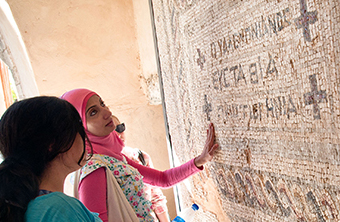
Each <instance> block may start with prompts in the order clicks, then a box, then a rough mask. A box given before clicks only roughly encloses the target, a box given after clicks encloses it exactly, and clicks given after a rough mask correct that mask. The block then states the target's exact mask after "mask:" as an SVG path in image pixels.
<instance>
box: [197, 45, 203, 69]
mask: <svg viewBox="0 0 340 222" xmlns="http://www.w3.org/2000/svg"><path fill="white" fill-rule="evenodd" d="M197 53H198V59H197V65H199V67H200V68H201V70H203V66H204V63H205V56H204V55H203V53H202V54H201V50H200V49H197Z"/></svg>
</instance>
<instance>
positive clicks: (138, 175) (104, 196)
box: [61, 89, 218, 222]
mask: <svg viewBox="0 0 340 222" xmlns="http://www.w3.org/2000/svg"><path fill="white" fill-rule="evenodd" d="M61 98H62V99H65V100H67V101H68V102H70V103H71V104H73V106H74V107H75V108H76V109H77V110H78V112H79V114H80V117H81V119H82V121H83V123H84V127H85V131H86V133H87V136H88V138H89V140H90V141H91V144H92V147H93V157H92V159H91V160H90V161H88V162H87V163H86V165H85V166H84V167H83V168H82V169H81V173H80V182H79V186H78V190H79V199H80V201H81V202H83V203H84V205H85V206H86V207H87V208H88V209H89V210H90V211H92V212H97V213H99V217H100V218H101V219H102V220H103V221H109V222H113V221H122V222H125V221H154V219H153V217H152V216H151V214H152V208H151V202H150V201H148V200H147V199H146V198H145V193H144V183H146V184H149V185H152V186H157V187H161V188H168V187H172V186H174V185H175V184H177V183H179V182H181V181H183V180H184V179H186V178H188V177H189V176H191V175H193V174H195V173H197V172H199V171H201V170H203V165H204V164H205V163H207V162H209V161H211V160H212V158H213V156H214V153H215V150H216V149H217V148H218V145H217V144H216V143H215V131H214V126H213V124H210V125H209V129H208V130H207V140H206V143H205V146H204V149H203V151H202V153H201V155H199V156H198V157H196V158H194V159H192V160H190V161H189V162H187V163H185V164H183V165H181V166H179V167H175V168H171V169H169V170H166V171H159V170H155V169H152V168H149V167H146V166H143V165H140V164H138V163H136V162H135V161H133V160H131V159H129V158H128V157H126V156H125V155H123V154H122V153H121V151H122V149H123V147H124V143H123V142H122V141H121V139H120V138H119V137H118V135H117V133H116V132H115V130H114V129H115V127H116V126H115V124H114V123H113V121H112V118H111V116H112V113H111V111H110V110H109V108H108V107H107V106H106V105H105V104H104V102H103V100H102V99H101V98H100V96H99V95H98V94H96V93H95V92H93V91H90V90H87V89H74V90H71V91H69V92H66V93H65V94H64V95H62V97H61Z"/></svg>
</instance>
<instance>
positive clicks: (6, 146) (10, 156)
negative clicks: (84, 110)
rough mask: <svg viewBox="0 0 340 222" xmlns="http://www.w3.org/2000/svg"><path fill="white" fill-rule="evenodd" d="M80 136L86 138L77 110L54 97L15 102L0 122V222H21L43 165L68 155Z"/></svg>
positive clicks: (34, 192)
mask: <svg viewBox="0 0 340 222" xmlns="http://www.w3.org/2000/svg"><path fill="white" fill-rule="evenodd" d="M77 133H79V134H80V135H81V137H82V139H83V141H84V152H83V154H82V156H81V158H80V159H79V161H78V164H80V162H81V161H82V159H83V158H84V155H85V142H88V140H87V136H86V133H85V130H84V127H83V124H82V122H81V119H80V116H79V114H78V112H77V110H76V109H75V108H74V107H73V106H72V105H71V104H70V103H69V102H67V101H65V100H62V99H59V98H57V97H49V96H40V97H34V98H30V99H25V100H22V101H19V102H15V103H14V104H13V105H11V106H10V107H9V108H8V109H7V110H6V112H5V113H4V114H3V116H2V118H1V120H0V151H1V153H2V155H3V157H4V158H5V159H4V161H3V162H2V163H1V164H0V181H1V184H0V221H9V222H10V221H24V215H25V212H26V209H27V205H28V203H29V202H30V201H31V200H32V199H34V198H35V197H36V196H37V195H38V192H39V184H40V178H41V176H42V174H43V172H44V170H45V169H46V166H47V165H48V164H49V162H50V161H52V160H53V159H54V158H55V157H56V156H58V155H59V154H60V153H64V152H67V151H68V150H69V149H70V148H71V147H72V145H73V142H74V140H75V137H76V135H77Z"/></svg>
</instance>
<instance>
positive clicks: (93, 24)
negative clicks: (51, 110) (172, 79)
mask: <svg viewBox="0 0 340 222" xmlns="http://www.w3.org/2000/svg"><path fill="white" fill-rule="evenodd" d="M7 2H8V4H9V6H10V8H11V10H12V12H13V15H14V18H15V21H16V23H17V25H18V27H19V30H20V32H21V35H22V37H23V40H24V43H25V45H26V48H27V51H28V55H29V58H30V61H31V64H32V68H33V71H34V75H35V79H36V84H37V87H38V89H39V92H40V94H41V95H56V96H60V95H61V94H62V93H64V92H65V91H67V90H70V89H73V88H78V87H84V88H89V89H91V90H94V91H96V92H97V93H98V94H99V95H101V97H102V98H103V99H104V101H105V103H106V104H107V105H108V106H109V107H110V109H111V111H112V112H113V113H114V114H115V115H116V116H118V117H119V118H120V120H121V121H122V122H125V124H126V126H127V130H126V136H127V145H129V146H131V147H139V148H141V149H143V150H145V151H146V152H148V153H149V154H150V156H151V158H152V159H153V162H154V165H155V167H156V168H158V169H162V170H164V169H168V168H169V160H168V152H167V147H166V137H165V129H164V118H163V111H162V106H161V105H160V101H159V100H158V101H157V102H156V103H155V102H154V101H155V100H152V99H154V98H155V96H153V97H152V96H150V94H152V93H155V92H152V91H151V93H150V91H148V87H147V83H146V80H147V79H149V77H150V75H155V74H156V73H157V71H156V70H157V69H156V65H155V61H148V59H152V57H150V58H145V56H142V59H141V55H144V54H145V50H149V51H151V52H152V53H154V52H153V42H152V41H153V40H152V36H151V37H145V36H147V35H148V33H149V35H151V33H152V32H151V30H150V28H151V27H150V20H148V19H150V18H148V17H147V16H146V17H145V16H144V17H145V18H144V17H143V14H141V15H140V14H139V15H137V14H136V13H135V8H134V7H136V6H134V3H133V1H131V0H115V1H111V0H100V1H97V0H76V1H73V0H72V1H71V0H66V1H56V0H55V1H44V0H27V1H15V0H8V1H7ZM139 4H140V7H139V8H138V9H139V10H141V11H139V13H141V12H143V13H149V8H148V1H141V2H139ZM147 15H149V14H147ZM137 19H145V21H144V23H145V24H146V25H145V27H144V29H143V22H141V21H139V20H138V22H136V20H137ZM140 30H144V31H143V32H142V33H141V31H140ZM146 30H148V32H147V31H146ZM140 36H144V37H143V38H144V39H146V40H145V41H143V43H144V44H145V45H143V47H140V43H139V42H138V41H137V39H138V38H139V37H140ZM147 46H149V47H151V49H148V48H147ZM145 48H147V49H145ZM143 53H144V54H143ZM153 58H154V57H153ZM142 60H143V61H142ZM149 82H150V81H149ZM155 84H156V83H155ZM155 84H154V85H155ZM155 94H156V93H155ZM150 98H151V99H150ZM156 99H157V98H156ZM158 99H159V98H158ZM151 104H156V105H151ZM164 192H165V194H166V195H167V198H168V201H169V202H168V206H169V208H170V215H171V217H174V216H175V214H176V212H175V205H174V199H173V191H172V189H168V190H165V191H164Z"/></svg>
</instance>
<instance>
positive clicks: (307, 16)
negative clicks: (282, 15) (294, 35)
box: [294, 0, 318, 42]
mask: <svg viewBox="0 0 340 222" xmlns="http://www.w3.org/2000/svg"><path fill="white" fill-rule="evenodd" d="M300 12H301V15H300V17H299V18H297V19H295V20H294V22H295V25H296V26H297V28H298V29H299V28H302V32H303V37H304V38H305V40H306V41H308V42H310V41H312V39H311V37H310V31H309V25H310V24H314V23H315V22H316V21H317V20H318V18H317V15H318V12H317V11H316V10H315V11H312V12H307V4H306V1H305V0H300Z"/></svg>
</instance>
